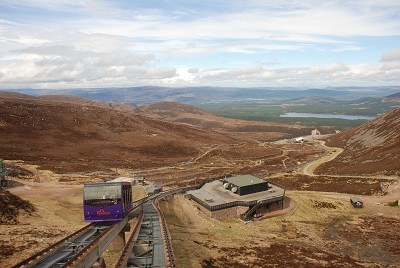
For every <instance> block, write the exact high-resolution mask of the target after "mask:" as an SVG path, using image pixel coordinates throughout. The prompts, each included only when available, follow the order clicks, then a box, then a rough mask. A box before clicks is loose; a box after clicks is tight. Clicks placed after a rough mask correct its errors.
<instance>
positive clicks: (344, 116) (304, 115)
mask: <svg viewBox="0 0 400 268" xmlns="http://www.w3.org/2000/svg"><path fill="white" fill-rule="evenodd" d="M280 117H302V118H340V119H347V120H371V119H374V118H375V117H372V116H362V115H347V114H313V113H286V114H281V115H280Z"/></svg>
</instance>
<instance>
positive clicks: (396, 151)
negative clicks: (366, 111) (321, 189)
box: [317, 108, 400, 175]
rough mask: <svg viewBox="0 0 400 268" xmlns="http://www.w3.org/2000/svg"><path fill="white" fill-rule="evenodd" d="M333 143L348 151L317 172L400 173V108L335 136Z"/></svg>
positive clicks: (330, 144)
mask: <svg viewBox="0 0 400 268" xmlns="http://www.w3.org/2000/svg"><path fill="white" fill-rule="evenodd" d="M327 145H329V146H336V147H341V148H344V152H343V153H342V154H340V155H339V156H338V157H337V158H336V159H334V160H333V161H331V162H328V163H325V164H324V165H322V166H321V167H320V168H318V169H317V172H320V173H330V174H374V173H375V174H388V175H391V174H397V175H399V174H400V108H397V109H395V110H393V111H391V112H389V113H386V114H383V115H381V116H379V117H378V118H376V119H374V120H372V121H369V122H367V123H365V124H364V125H362V126H360V127H357V128H354V129H351V130H349V131H346V132H343V133H340V134H337V135H334V136H332V138H330V139H329V140H328V142H327Z"/></svg>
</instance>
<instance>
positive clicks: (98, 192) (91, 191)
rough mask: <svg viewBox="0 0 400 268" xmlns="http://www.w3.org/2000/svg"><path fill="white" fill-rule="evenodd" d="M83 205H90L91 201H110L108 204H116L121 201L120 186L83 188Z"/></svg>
mask: <svg viewBox="0 0 400 268" xmlns="http://www.w3.org/2000/svg"><path fill="white" fill-rule="evenodd" d="M84 199H85V203H92V202H93V201H95V200H96V201H100V200H103V201H110V203H117V202H118V200H120V199H121V187H120V185H93V186H86V187H85V188H84ZM86 201H87V202H86Z"/></svg>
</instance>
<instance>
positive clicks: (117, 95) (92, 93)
mask: <svg viewBox="0 0 400 268" xmlns="http://www.w3.org/2000/svg"><path fill="white" fill-rule="evenodd" d="M12 91H15V92H20V93H24V94H29V95H46V94H54V93H55V92H57V94H68V95H74V96H80V97H83V98H89V99H93V100H100V101H106V102H116V103H131V104H151V103H158V102H163V101H173V102H180V103H190V104H194V103H205V102H226V101H259V100H263V101H277V100H285V99H296V98H304V97H330V98H335V99H338V100H354V99H358V98H362V97H366V96H368V97H384V96H386V95H390V94H393V93H396V92H399V91H400V87H397V86H393V87H336V88H321V89H319V88H316V89H302V88H290V87H289V88H284V87H262V88H261V87H259V88H239V87H157V86H142V87H123V88H87V89H63V90H46V89H20V90H18V89H13V90H12Z"/></svg>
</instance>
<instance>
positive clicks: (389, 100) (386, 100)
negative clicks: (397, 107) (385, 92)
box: [383, 92, 400, 103]
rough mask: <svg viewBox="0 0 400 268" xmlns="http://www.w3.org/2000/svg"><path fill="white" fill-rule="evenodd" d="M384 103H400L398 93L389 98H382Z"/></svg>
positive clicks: (399, 94)
mask: <svg viewBox="0 0 400 268" xmlns="http://www.w3.org/2000/svg"><path fill="white" fill-rule="evenodd" d="M383 101H384V102H399V103H400V92H399V93H395V94H392V95H389V96H386V97H385V98H383Z"/></svg>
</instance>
